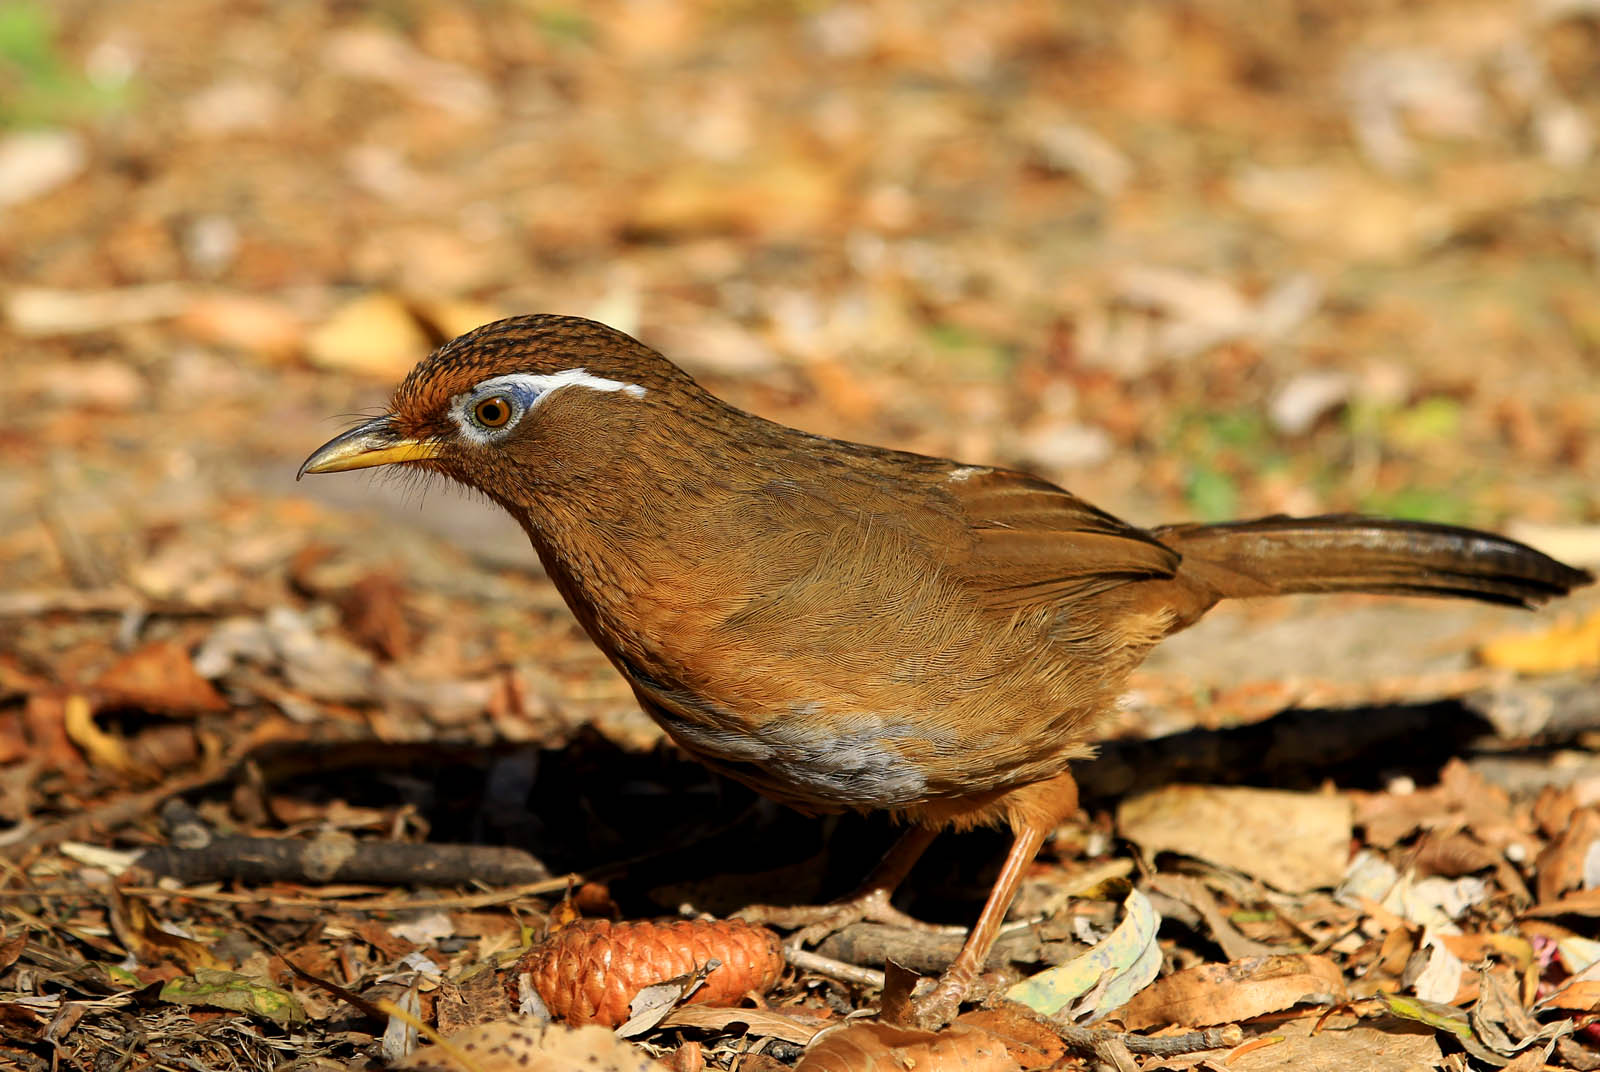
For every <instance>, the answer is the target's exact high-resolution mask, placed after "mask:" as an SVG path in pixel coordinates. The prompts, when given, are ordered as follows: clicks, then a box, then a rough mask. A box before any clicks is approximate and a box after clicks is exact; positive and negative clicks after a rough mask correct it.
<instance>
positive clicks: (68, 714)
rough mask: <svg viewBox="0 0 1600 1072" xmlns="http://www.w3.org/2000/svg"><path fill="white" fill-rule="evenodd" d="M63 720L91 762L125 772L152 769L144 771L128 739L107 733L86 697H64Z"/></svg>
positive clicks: (76, 695) (75, 742)
mask: <svg viewBox="0 0 1600 1072" xmlns="http://www.w3.org/2000/svg"><path fill="white" fill-rule="evenodd" d="M61 724H62V726H63V727H65V729H66V731H67V737H68V738H69V739H70V740H71V741H72V743H73V744H75V745H77V746H78V747H79V748H81V749H82V750H83V754H84V755H85V756H87V757H88V758H89V763H90V765H91V766H94V767H99V768H102V769H106V770H114V771H122V772H124V773H149V772H144V771H141V769H140V766H139V764H138V762H137V761H135V760H134V758H133V756H132V755H130V754H129V752H128V745H127V742H126V741H124V740H123V739H122V738H121V737H118V736H116V735H115V734H111V733H107V732H106V731H105V730H103V729H101V728H100V726H99V724H98V723H96V722H95V720H94V707H93V706H92V705H91V704H90V703H89V700H88V698H87V697H85V696H82V695H81V694H78V693H73V694H72V695H70V696H68V697H67V698H66V699H65V700H64V701H63V704H62V720H61Z"/></svg>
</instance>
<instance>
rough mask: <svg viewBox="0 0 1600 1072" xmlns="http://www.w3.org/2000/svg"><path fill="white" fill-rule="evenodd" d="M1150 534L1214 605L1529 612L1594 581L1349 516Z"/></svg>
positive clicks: (1477, 536)
mask: <svg viewBox="0 0 1600 1072" xmlns="http://www.w3.org/2000/svg"><path fill="white" fill-rule="evenodd" d="M1154 535H1155V537H1156V538H1157V539H1158V540H1160V541H1161V542H1162V543H1164V544H1166V545H1168V546H1169V547H1171V548H1172V549H1173V550H1175V551H1178V552H1179V553H1180V554H1182V555H1183V564H1182V566H1181V567H1180V569H1179V572H1180V574H1187V575H1188V576H1189V577H1190V578H1191V579H1192V580H1195V581H1200V582H1203V583H1204V584H1205V585H1206V586H1208V587H1210V588H1212V589H1214V590H1215V592H1216V595H1217V597H1218V598H1230V597H1239V596H1257V595H1287V594H1288V593H1291V592H1386V593H1394V594H1401V595H1421V596H1452V597H1457V598H1462V599H1479V600H1483V601H1484V602H1486V603H1509V604H1514V605H1516V606H1523V607H1532V606H1536V605H1538V604H1540V603H1543V602H1544V601H1545V600H1547V599H1552V598H1554V597H1556V596H1561V595H1566V594H1567V593H1568V592H1569V591H1571V590H1572V589H1574V588H1577V587H1580V586H1582V585H1585V584H1589V583H1591V582H1592V581H1593V580H1594V575H1593V574H1591V573H1590V572H1589V571H1588V570H1582V569H1574V568H1573V567H1571V566H1568V565H1565V564H1563V563H1561V562H1557V561H1556V560H1555V559H1553V558H1551V557H1550V556H1549V555H1546V554H1544V553H1543V552H1540V551H1535V550H1534V549H1533V548H1531V547H1529V546H1527V545H1526V544H1521V543H1518V542H1517V541H1515V540H1508V539H1506V538H1505V537H1503V536H1495V535H1493V534H1491V533H1487V532H1479V531H1477V530H1476V529H1467V528H1460V527H1458V526H1455V525H1435V524H1431V523H1428V522H1423V521H1389V520H1385V519H1383V518H1372V517H1361V516H1358V515H1355V514H1333V515H1327V516H1323V517H1281V516H1279V517H1263V518H1259V519H1257V520H1255V521H1230V522H1227V523H1225V524H1221V525H1166V526H1163V527H1161V528H1158V529H1155V530H1154Z"/></svg>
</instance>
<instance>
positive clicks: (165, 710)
mask: <svg viewBox="0 0 1600 1072" xmlns="http://www.w3.org/2000/svg"><path fill="white" fill-rule="evenodd" d="M93 688H94V690H95V691H96V692H98V693H100V694H101V695H102V696H104V697H105V698H106V700H107V701H108V702H109V703H110V704H114V705H118V706H123V705H126V706H128V707H138V708H141V709H143V710H146V711H158V712H160V713H162V714H168V715H178V714H200V713H203V712H215V711H226V710H227V709H228V701H227V700H224V699H223V698H222V694H221V693H219V692H218V691H217V690H216V688H215V687H214V686H213V685H212V684H211V682H209V681H207V680H206V679H205V678H203V677H201V676H200V674H199V673H198V672H197V671H196V670H195V668H194V662H193V661H192V660H191V659H190V658H189V653H188V652H187V651H186V650H184V648H183V647H182V645H179V644H174V643H172V642H171V641H165V640H163V641H157V642H156V643H154V644H147V645H145V646H144V647H142V648H140V649H139V650H137V651H135V652H133V653H131V654H129V655H126V656H124V657H123V658H121V659H118V660H117V661H116V662H115V663H113V664H112V665H111V666H110V667H108V668H107V669H106V671H105V673H103V674H101V675H100V676H99V678H97V679H96V680H95V683H94V685H93Z"/></svg>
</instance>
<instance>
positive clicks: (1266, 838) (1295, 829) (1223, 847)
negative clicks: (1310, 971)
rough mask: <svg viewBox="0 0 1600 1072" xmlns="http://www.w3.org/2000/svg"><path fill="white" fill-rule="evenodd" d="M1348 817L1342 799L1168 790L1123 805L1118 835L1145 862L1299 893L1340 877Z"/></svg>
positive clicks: (1346, 847)
mask: <svg viewBox="0 0 1600 1072" xmlns="http://www.w3.org/2000/svg"><path fill="white" fill-rule="evenodd" d="M1351 816H1352V812H1351V804H1350V802H1349V801H1348V800H1347V799H1345V798H1344V797H1340V796H1331V795H1328V794H1325V793H1289V792H1283V791H1279V790H1271V789H1240V788H1220V787H1216V786H1199V785H1172V786H1166V787H1163V788H1161V789H1157V790H1154V791H1153V792H1149V793H1143V794H1140V795H1139V796H1136V797H1133V798H1132V799H1129V800H1127V801H1124V802H1123V804H1122V806H1121V807H1120V808H1118V809H1117V828H1118V830H1119V831H1120V832H1121V833H1122V835H1123V836H1124V837H1126V838H1128V839H1129V840H1131V841H1134V842H1137V843H1138V844H1139V846H1140V848H1142V849H1144V850H1145V851H1146V852H1147V853H1150V854H1152V855H1153V854H1155V853H1158V852H1169V851H1170V852H1180V853H1183V854H1185V855H1188V856H1194V857H1197V858H1199V859H1202V860H1205V861H1207V862H1209V863H1214V864H1218V865H1220V866H1222V867H1231V868H1234V869H1236V870H1239V871H1242V872H1244V873H1245V874H1247V875H1251V876H1253V877H1255V878H1259V879H1261V880H1262V881H1263V882H1265V883H1267V884H1268V885H1270V886H1273V887H1275V888H1277V889H1279V890H1282V891H1284V892H1286V893H1304V892H1306V891H1307V890H1313V889H1319V888H1323V887H1331V886H1333V885H1335V884H1336V883H1338V881H1339V879H1340V877H1341V876H1342V875H1343V874H1344V871H1345V865H1346V863H1347V862H1348V861H1349V857H1350V836H1351Z"/></svg>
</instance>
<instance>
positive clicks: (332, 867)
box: [135, 837, 550, 886]
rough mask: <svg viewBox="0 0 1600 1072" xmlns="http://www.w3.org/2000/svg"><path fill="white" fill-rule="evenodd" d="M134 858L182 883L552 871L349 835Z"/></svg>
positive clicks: (477, 878)
mask: <svg viewBox="0 0 1600 1072" xmlns="http://www.w3.org/2000/svg"><path fill="white" fill-rule="evenodd" d="M135 865H136V866H138V867H140V868H143V869H144V870H146V871H148V872H150V873H151V874H154V875H170V876H172V877H173V878H176V879H178V880H179V881H180V882H213V881H218V880H221V881H232V882H242V883H246V884H248V885H261V884H265V883H269V882H297V883H330V882H341V883H349V882H354V883H361V884H370V885H379V886H408V885H409V886H462V885H466V884H467V883H470V882H482V883H484V884H486V885H490V886H509V885H517V884H522V883H528V882H543V881H545V880H546V879H548V878H549V877H550V870H549V869H548V868H547V867H545V866H544V864H542V863H540V862H539V861H538V860H537V859H535V858H534V857H533V856H532V855H531V854H529V853H527V852H525V851H524V850H522V849H517V848H511V847H509V846H502V845H441V844H428V843H423V844H416V843H413V842H406V841H355V840H352V839H348V838H318V839H314V840H310V841H303V840H300V839H296V838H259V837H222V838H216V839H214V840H213V841H211V842H210V843H209V844H206V845H204V846H201V847H200V848H193V849H180V848H176V847H174V846H171V845H158V846H155V847H153V848H149V849H146V850H145V851H144V852H142V853H140V854H139V858H138V860H137V861H136V862H135Z"/></svg>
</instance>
